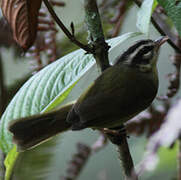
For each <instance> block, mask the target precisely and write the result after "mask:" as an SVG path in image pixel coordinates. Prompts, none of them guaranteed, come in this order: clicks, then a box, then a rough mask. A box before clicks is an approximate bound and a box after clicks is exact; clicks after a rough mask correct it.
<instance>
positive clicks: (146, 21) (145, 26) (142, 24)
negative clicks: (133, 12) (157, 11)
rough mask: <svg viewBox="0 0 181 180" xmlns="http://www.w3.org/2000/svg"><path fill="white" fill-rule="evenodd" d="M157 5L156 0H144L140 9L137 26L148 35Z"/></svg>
mask: <svg viewBox="0 0 181 180" xmlns="http://www.w3.org/2000/svg"><path fill="white" fill-rule="evenodd" d="M156 6H157V2H156V0H144V1H143V3H142V5H141V8H140V9H139V11H138V14H137V22H136V26H137V27H138V29H139V30H140V31H141V32H142V33H144V34H146V35H148V33H149V25H150V20H151V15H152V12H153V10H154V8H155V7H156Z"/></svg>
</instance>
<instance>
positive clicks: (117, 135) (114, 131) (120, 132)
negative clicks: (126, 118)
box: [101, 125, 129, 145]
mask: <svg viewBox="0 0 181 180" xmlns="http://www.w3.org/2000/svg"><path fill="white" fill-rule="evenodd" d="M101 131H102V132H103V133H105V134H106V135H107V136H108V137H109V139H110V140H111V141H112V143H113V144H116V145H119V144H120V143H121V139H122V138H121V137H123V136H124V137H125V136H126V137H129V136H127V134H126V128H125V126H124V125H121V126H118V127H114V128H109V129H108V128H104V129H101Z"/></svg>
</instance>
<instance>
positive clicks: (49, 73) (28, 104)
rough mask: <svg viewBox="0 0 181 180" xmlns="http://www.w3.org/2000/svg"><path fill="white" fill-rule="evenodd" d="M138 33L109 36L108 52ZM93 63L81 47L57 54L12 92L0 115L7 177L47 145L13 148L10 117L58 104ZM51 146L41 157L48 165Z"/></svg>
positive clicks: (37, 111)
mask: <svg viewBox="0 0 181 180" xmlns="http://www.w3.org/2000/svg"><path fill="white" fill-rule="evenodd" d="M138 35H140V33H126V34H124V35H122V36H120V37H117V38H114V39H111V40H109V41H108V42H109V45H110V46H111V48H110V52H111V51H112V50H113V49H116V48H118V46H119V45H120V44H121V43H122V42H123V41H125V40H127V39H129V38H133V37H136V36H138ZM119 53H120V51H119ZM94 65H95V62H94V59H93V57H92V55H85V52H84V51H83V50H77V51H75V52H72V53H70V54H68V55H67V56H64V57H62V58H60V59H59V60H57V61H56V62H54V63H52V64H50V65H48V66H47V67H45V68H44V69H43V70H41V71H40V72H39V73H37V74H35V75H34V76H33V77H31V78H30V79H29V80H28V81H27V82H26V83H25V84H24V85H23V86H22V88H21V89H20V90H19V92H18V93H17V94H16V95H15V97H14V98H13V100H12V101H11V102H10V104H9V105H8V107H7V109H6V111H5V113H4V114H3V116H2V119H1V127H0V128H1V129H0V145H1V148H2V149H3V151H4V152H5V153H8V155H7V157H6V168H7V170H6V171H7V179H6V180H8V178H10V175H11V172H12V169H13V167H14V163H15V160H16V159H17V158H18V159H23V163H25V161H24V159H26V158H27V162H26V163H25V164H24V165H23V166H22V164H21V163H20V162H19V161H18V162H19V164H18V165H17V164H16V167H21V166H22V168H23V167H24V166H28V159H29V158H28V157H30V156H33V155H32V154H33V153H35V152H36V150H37V153H38V154H39V156H40V154H41V153H39V152H40V151H39V147H40V149H41V147H42V148H43V149H45V148H47V147H48V146H47V144H46V143H44V144H42V145H40V146H39V147H37V148H38V149H37V148H35V149H33V150H31V151H27V152H24V153H19V154H18V153H17V152H16V150H15V148H13V149H12V147H14V146H13V144H12V139H11V134H10V133H9V131H8V130H7V126H8V123H9V122H10V121H11V120H13V119H17V118H20V117H25V116H29V115H32V114H36V113H40V112H47V111H50V110H51V109H53V108H55V107H56V106H58V105H60V104H61V103H62V102H63V100H64V99H65V98H66V97H67V96H68V94H69V93H70V91H71V90H72V88H73V87H74V86H75V85H76V84H77V82H78V81H79V79H80V78H81V77H82V76H84V75H85V74H86V73H87V72H88V70H89V69H90V68H91V67H93V66H94ZM47 143H48V142H47ZM49 143H51V141H49ZM55 144H56V143H55ZM54 147H55V146H53V145H52V144H51V145H50V146H49V149H51V148H52V149H54ZM52 149H51V150H50V152H52V153H50V154H49V156H47V157H46V160H44V161H46V162H47V167H48V159H49V160H50V159H51V157H52V156H53V155H52V154H53V150H52ZM41 151H42V150H41ZM25 154H26V155H25ZM37 158H38V155H37ZM18 162H17V163H18ZM30 164H31V163H29V165H30ZM44 164H45V163H44ZM30 166H31V165H30ZM45 166H46V164H45ZM22 168H20V169H22ZM18 171H19V170H18Z"/></svg>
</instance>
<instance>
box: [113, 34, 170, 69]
mask: <svg viewBox="0 0 181 180" xmlns="http://www.w3.org/2000/svg"><path fill="white" fill-rule="evenodd" d="M167 40H168V37H167V36H165V37H161V38H159V39H157V40H154V41H153V40H151V39H147V40H141V41H138V42H136V43H135V44H134V45H132V46H131V47H129V48H128V49H127V51H125V52H124V53H123V54H122V55H121V56H120V57H119V59H118V61H117V63H116V64H118V63H121V64H122V63H124V64H127V65H129V66H132V67H136V68H139V69H140V70H141V71H142V72H148V71H150V70H151V69H153V68H154V67H156V63H157V57H158V53H159V49H160V47H161V45H162V44H164V43H165V42H166V41H167Z"/></svg>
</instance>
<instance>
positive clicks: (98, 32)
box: [84, 0, 110, 71]
mask: <svg viewBox="0 0 181 180" xmlns="http://www.w3.org/2000/svg"><path fill="white" fill-rule="evenodd" d="M84 6H85V21H86V24H87V28H88V32H89V41H90V44H91V45H92V47H93V48H94V49H95V53H94V58H95V59H96V63H97V65H98V67H99V68H100V69H101V71H104V70H105V69H106V68H108V67H109V66H110V65H109V59H108V50H109V46H108V44H107V43H106V42H105V39H104V33H103V30H102V24H101V19H100V15H99V11H98V7H97V3H96V0H84Z"/></svg>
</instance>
